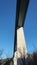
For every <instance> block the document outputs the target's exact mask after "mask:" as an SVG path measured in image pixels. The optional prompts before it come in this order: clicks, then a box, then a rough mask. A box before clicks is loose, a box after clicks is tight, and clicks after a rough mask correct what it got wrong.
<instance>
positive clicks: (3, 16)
mask: <svg viewBox="0 0 37 65" xmlns="http://www.w3.org/2000/svg"><path fill="white" fill-rule="evenodd" d="M15 16H16V0H0V50H1V49H3V55H2V57H3V58H5V57H7V56H8V55H9V56H13V49H14V31H15ZM24 34H25V39H26V45H27V49H28V53H32V52H33V51H36V49H37V0H30V3H29V8H28V11H27V16H26V20H25V24H24Z"/></svg>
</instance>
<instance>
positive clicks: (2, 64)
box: [0, 52, 37, 65]
mask: <svg viewBox="0 0 37 65" xmlns="http://www.w3.org/2000/svg"><path fill="white" fill-rule="evenodd" d="M19 60H20V59H19ZM21 61H22V62H23V64H22V65H37V52H34V53H33V54H28V57H27V59H26V61H25V58H21ZM0 65H14V64H13V58H6V59H1V60H0Z"/></svg>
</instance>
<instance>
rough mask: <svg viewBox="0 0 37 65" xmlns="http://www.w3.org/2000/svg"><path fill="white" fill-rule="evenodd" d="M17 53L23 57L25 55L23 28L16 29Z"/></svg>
mask: <svg viewBox="0 0 37 65" xmlns="http://www.w3.org/2000/svg"><path fill="white" fill-rule="evenodd" d="M17 51H19V52H20V53H21V56H22V57H23V56H25V57H26V54H27V48H26V42H25V36H24V31H23V27H21V28H19V29H17Z"/></svg>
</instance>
